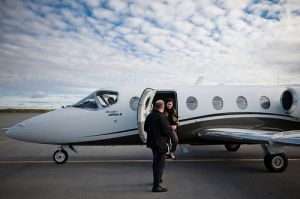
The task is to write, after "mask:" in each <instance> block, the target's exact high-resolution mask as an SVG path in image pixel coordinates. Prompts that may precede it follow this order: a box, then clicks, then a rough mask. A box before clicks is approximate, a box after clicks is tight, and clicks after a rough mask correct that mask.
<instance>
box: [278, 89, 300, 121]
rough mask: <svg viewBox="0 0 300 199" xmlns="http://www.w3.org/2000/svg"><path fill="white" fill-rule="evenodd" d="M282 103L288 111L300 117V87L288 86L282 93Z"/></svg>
mask: <svg viewBox="0 0 300 199" xmlns="http://www.w3.org/2000/svg"><path fill="white" fill-rule="evenodd" d="M280 103H281V107H282V108H283V110H284V111H285V112H286V113H288V114H289V115H291V116H294V117H296V118H300V88H287V89H286V90H285V91H283V92H282V94H281V99H280Z"/></svg>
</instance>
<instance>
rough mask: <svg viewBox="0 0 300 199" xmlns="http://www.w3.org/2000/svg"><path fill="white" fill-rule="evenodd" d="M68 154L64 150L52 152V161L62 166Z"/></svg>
mask: <svg viewBox="0 0 300 199" xmlns="http://www.w3.org/2000/svg"><path fill="white" fill-rule="evenodd" d="M68 157H69V156H68V153H67V151H65V150H64V149H62V150H57V151H55V152H54V154H53V160H54V161H55V162H56V163H57V164H63V163H65V162H66V161H67V160H68Z"/></svg>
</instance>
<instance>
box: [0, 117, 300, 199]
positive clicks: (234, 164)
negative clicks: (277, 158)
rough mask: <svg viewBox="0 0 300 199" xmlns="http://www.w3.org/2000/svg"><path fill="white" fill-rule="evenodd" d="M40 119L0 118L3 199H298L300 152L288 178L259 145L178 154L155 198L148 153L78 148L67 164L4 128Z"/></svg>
mask: <svg viewBox="0 0 300 199" xmlns="http://www.w3.org/2000/svg"><path fill="white" fill-rule="evenodd" d="M33 115H34V114H0V129H1V130H0V198H22V199H24V198H31V199H34V198H45V199H47V198H72V199H73V198H130V199H131V198H143V199H144V198H172V199H173V198H213V199H218V198H230V199H232V198H255V199H259V198H300V189H299V188H300V172H299V169H300V153H299V152H300V148H295V147H286V154H287V155H288V157H289V158H290V161H289V167H288V169H287V170H286V171H285V172H283V173H269V172H267V171H266V169H265V168H264V164H263V153H262V149H261V147H260V146H257V145H242V146H241V148H240V150H239V151H237V152H227V151H225V149H224V147H223V146H189V145H184V146H182V148H178V151H177V154H178V159H177V160H175V161H173V160H168V161H167V162H166V168H165V172H164V176H163V179H164V182H163V183H162V186H165V187H167V188H168V189H169V191H168V192H166V193H152V192H151V188H152V169H151V165H152V162H151V158H152V154H151V151H150V150H149V149H147V148H146V147H144V146H115V147H113V146H106V147H104V146H92V147H77V149H78V150H79V153H78V154H75V153H74V152H71V151H70V150H68V152H69V155H70V157H69V161H68V162H67V163H66V164H63V165H57V164H55V163H53V161H52V155H53V152H54V151H55V150H56V149H57V146H51V145H39V144H32V143H25V142H19V141H15V140H11V139H9V138H7V137H6V136H5V134H4V130H2V128H6V127H10V126H12V125H13V124H15V123H17V122H19V121H22V120H24V119H26V118H29V117H31V116H33Z"/></svg>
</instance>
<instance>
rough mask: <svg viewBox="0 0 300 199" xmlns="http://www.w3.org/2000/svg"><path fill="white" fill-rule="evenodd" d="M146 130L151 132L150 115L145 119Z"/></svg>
mask: <svg viewBox="0 0 300 199" xmlns="http://www.w3.org/2000/svg"><path fill="white" fill-rule="evenodd" d="M144 131H146V132H147V133H148V132H150V122H149V115H148V116H147V117H146V120H145V124H144Z"/></svg>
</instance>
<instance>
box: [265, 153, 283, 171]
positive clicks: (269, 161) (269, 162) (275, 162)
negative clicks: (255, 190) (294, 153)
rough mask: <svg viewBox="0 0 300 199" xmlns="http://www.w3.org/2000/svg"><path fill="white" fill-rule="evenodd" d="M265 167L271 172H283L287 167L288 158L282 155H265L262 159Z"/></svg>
mask: <svg viewBox="0 0 300 199" xmlns="http://www.w3.org/2000/svg"><path fill="white" fill-rule="evenodd" d="M264 163H265V167H266V168H267V169H268V171H271V172H283V171H285V170H286V168H287V167H288V158H287V157H286V155H285V154H284V153H278V154H273V155H271V154H269V153H268V154H267V155H265V158H264Z"/></svg>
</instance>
